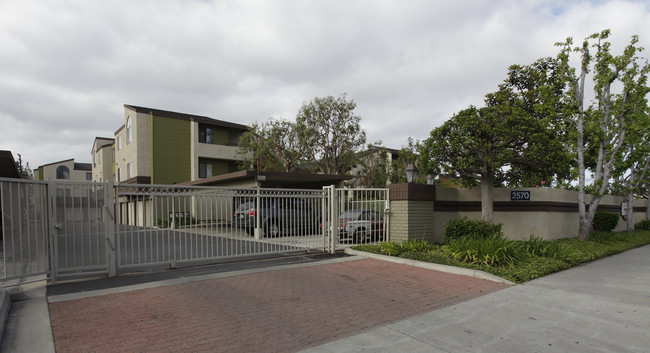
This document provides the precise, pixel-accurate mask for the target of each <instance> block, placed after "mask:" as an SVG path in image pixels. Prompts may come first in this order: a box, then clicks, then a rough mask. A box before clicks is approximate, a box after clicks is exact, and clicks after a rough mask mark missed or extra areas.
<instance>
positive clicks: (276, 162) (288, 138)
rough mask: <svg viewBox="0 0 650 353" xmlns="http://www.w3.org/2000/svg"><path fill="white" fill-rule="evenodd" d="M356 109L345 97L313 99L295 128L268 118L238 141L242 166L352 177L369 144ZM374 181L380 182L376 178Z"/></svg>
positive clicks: (297, 120)
mask: <svg viewBox="0 0 650 353" xmlns="http://www.w3.org/2000/svg"><path fill="white" fill-rule="evenodd" d="M355 108H356V103H355V102H354V101H353V100H348V99H347V95H345V94H343V95H341V96H339V97H338V98H334V97H332V96H329V97H325V98H314V99H313V100H312V101H311V102H309V103H304V104H303V105H302V107H301V108H300V111H299V112H298V115H297V118H296V122H295V123H293V122H291V121H287V120H282V119H279V120H276V119H270V120H269V121H267V122H264V123H255V124H253V125H252V126H251V129H250V130H249V131H248V132H247V133H246V134H244V135H243V136H242V137H241V139H240V142H239V145H240V155H241V156H243V161H242V163H241V167H242V168H244V169H256V170H266V171H285V172H292V171H296V170H301V171H309V172H314V173H324V174H346V173H348V172H350V171H351V169H352V168H353V167H355V166H357V165H360V164H362V162H363V161H362V160H361V157H362V156H363V153H361V152H362V149H363V147H364V144H365V142H366V133H365V131H364V130H363V129H361V126H360V121H361V118H360V117H359V116H358V115H355V114H354V109H355ZM373 170H375V171H377V170H378V169H376V168H373ZM373 178H378V179H381V178H382V177H381V175H379V174H377V173H374V176H373ZM376 182H378V181H377V180H375V181H373V182H372V183H376Z"/></svg>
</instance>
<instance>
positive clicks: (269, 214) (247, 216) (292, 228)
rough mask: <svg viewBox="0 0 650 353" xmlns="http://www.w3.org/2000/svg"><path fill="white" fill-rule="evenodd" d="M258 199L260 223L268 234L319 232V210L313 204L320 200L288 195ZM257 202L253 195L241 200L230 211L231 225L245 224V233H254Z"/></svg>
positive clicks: (265, 233) (268, 235)
mask: <svg viewBox="0 0 650 353" xmlns="http://www.w3.org/2000/svg"><path fill="white" fill-rule="evenodd" d="M314 200H315V199H314ZM314 200H312V201H314ZM259 202H260V209H261V211H260V216H259V217H260V224H261V226H262V228H263V229H264V236H265V237H267V238H273V237H278V236H281V235H313V234H317V233H319V232H320V229H319V224H320V218H321V212H320V209H319V208H318V207H316V206H317V205H319V204H320V203H317V202H315V201H314V202H310V199H299V198H288V197H287V198H282V197H278V198H268V197H263V198H261V199H260V201H259ZM256 206H257V200H256V199H255V198H250V199H248V200H247V201H245V202H243V203H242V204H240V205H239V206H238V207H237V209H236V210H235V212H234V214H233V220H232V224H233V226H234V227H238V228H244V229H246V232H248V234H250V235H253V234H254V233H255V227H256V222H257V207H256Z"/></svg>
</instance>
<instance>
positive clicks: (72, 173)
mask: <svg viewBox="0 0 650 353" xmlns="http://www.w3.org/2000/svg"><path fill="white" fill-rule="evenodd" d="M34 179H36V180H69V181H91V180H92V179H93V174H92V164H91V163H76V162H75V161H74V158H71V159H66V160H64V161H59V162H54V163H49V164H45V165H42V166H39V167H38V168H37V169H36V170H34Z"/></svg>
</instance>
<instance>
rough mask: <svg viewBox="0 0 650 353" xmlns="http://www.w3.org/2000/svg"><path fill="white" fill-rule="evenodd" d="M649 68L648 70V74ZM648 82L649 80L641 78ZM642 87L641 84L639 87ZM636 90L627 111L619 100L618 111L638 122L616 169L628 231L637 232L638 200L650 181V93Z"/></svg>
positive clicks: (631, 93)
mask: <svg viewBox="0 0 650 353" xmlns="http://www.w3.org/2000/svg"><path fill="white" fill-rule="evenodd" d="M647 69H648V66H646V70H647ZM641 79H645V77H641ZM638 83H640V84H638ZM634 84H635V86H636V89H632V90H630V91H629V94H628V98H627V107H623V106H620V103H622V99H621V98H619V99H618V104H616V109H617V110H628V111H629V113H630V116H632V119H633V120H634V123H633V124H630V125H629V126H628V128H627V131H626V134H625V142H624V143H623V146H621V150H620V153H619V155H618V156H617V157H616V159H615V161H614V166H613V173H612V174H613V177H614V191H615V192H617V193H622V194H624V195H625V196H626V202H627V209H628V217H627V220H626V229H627V231H628V232H632V231H634V216H633V215H634V200H635V198H636V196H637V195H640V194H643V192H644V185H645V184H646V181H647V179H648V178H649V177H650V116H649V114H648V113H649V110H648V102H647V99H646V95H647V93H648V92H649V91H650V89H648V87H647V86H645V85H644V84H643V82H635V83H634Z"/></svg>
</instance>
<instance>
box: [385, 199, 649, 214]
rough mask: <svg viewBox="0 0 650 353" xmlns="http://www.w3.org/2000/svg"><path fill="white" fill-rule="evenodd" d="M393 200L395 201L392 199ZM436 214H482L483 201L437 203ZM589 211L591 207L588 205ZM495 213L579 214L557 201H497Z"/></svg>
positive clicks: (610, 208)
mask: <svg viewBox="0 0 650 353" xmlns="http://www.w3.org/2000/svg"><path fill="white" fill-rule="evenodd" d="M391 200H393V199H392V198H391ZM433 209H434V210H435V211H436V212H480V211H481V201H435V203H434V206H433ZM587 209H589V205H587ZM494 211H495V212H578V203H577V202H555V201H495V202H494ZM598 211H607V212H616V213H618V212H620V211H621V207H620V206H618V205H599V206H598ZM645 211H646V207H634V212H645Z"/></svg>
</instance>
